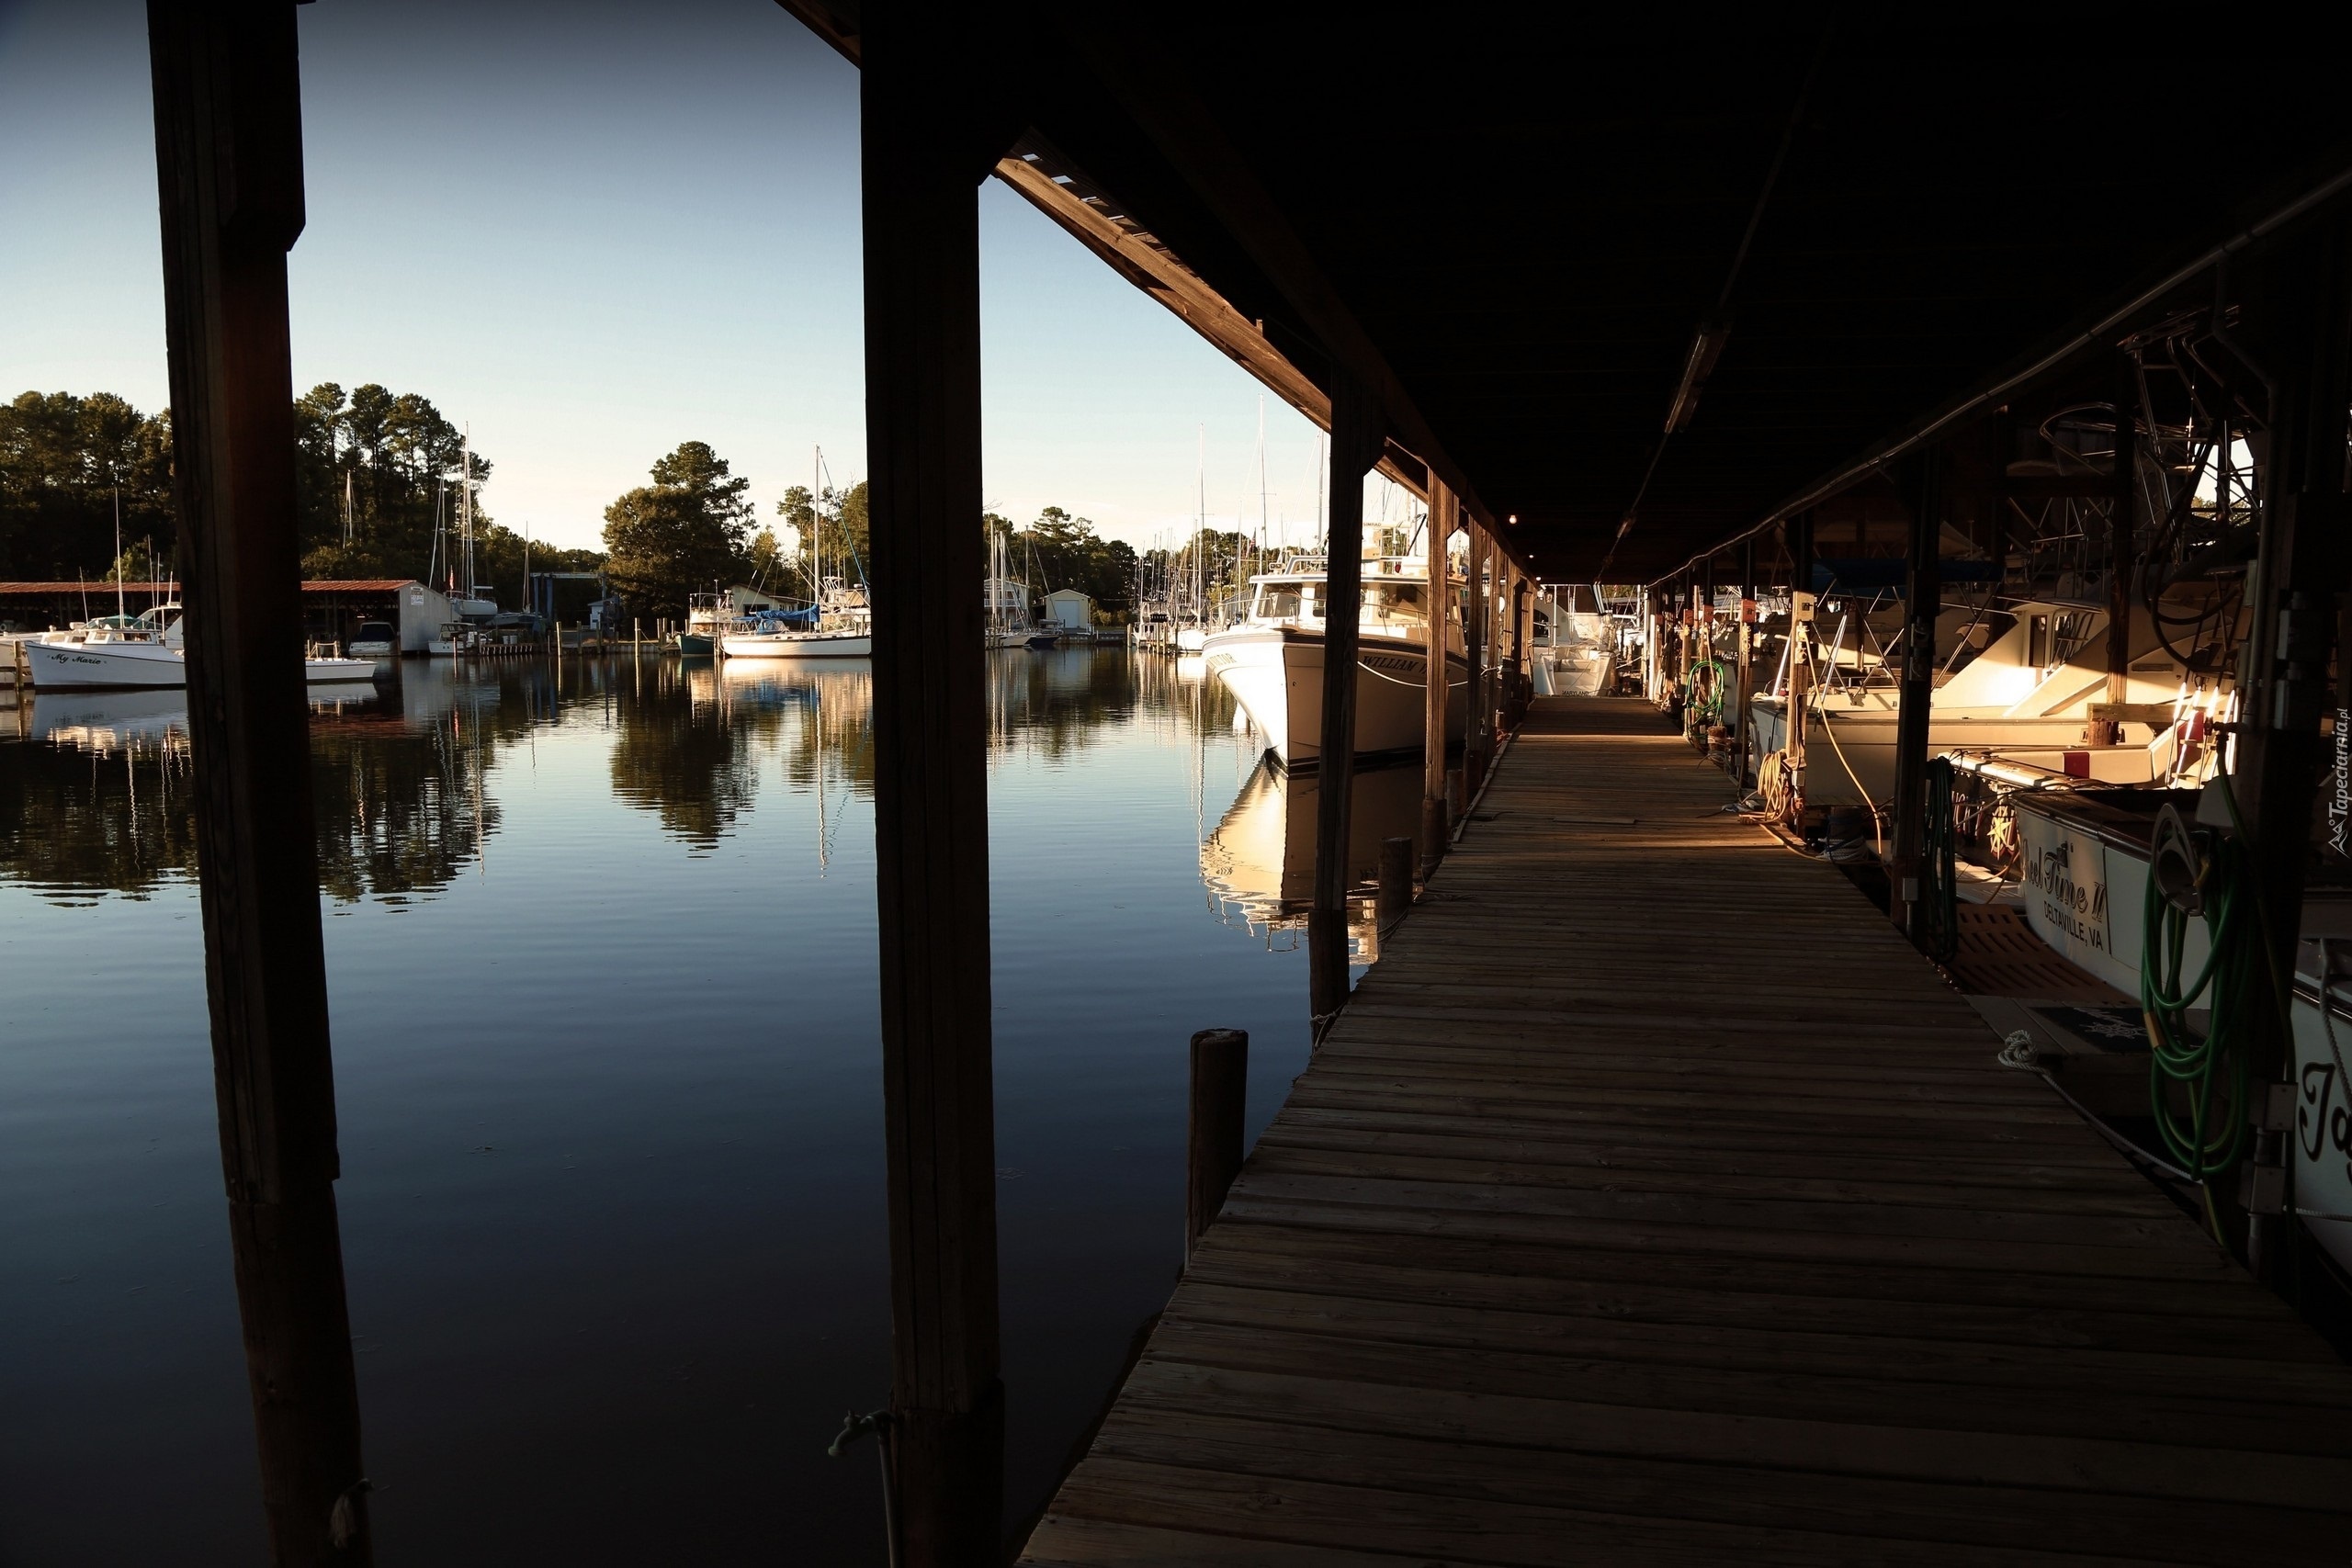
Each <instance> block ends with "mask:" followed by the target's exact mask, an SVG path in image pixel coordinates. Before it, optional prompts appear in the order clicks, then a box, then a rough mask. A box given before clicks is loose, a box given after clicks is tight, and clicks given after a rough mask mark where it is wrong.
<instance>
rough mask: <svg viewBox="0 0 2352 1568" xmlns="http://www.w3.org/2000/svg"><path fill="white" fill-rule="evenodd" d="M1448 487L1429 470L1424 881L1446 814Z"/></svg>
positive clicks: (1450, 610)
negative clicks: (1446, 555)
mask: <svg viewBox="0 0 2352 1568" xmlns="http://www.w3.org/2000/svg"><path fill="white" fill-rule="evenodd" d="M1453 513H1454V502H1453V491H1450V490H1448V489H1446V487H1445V481H1444V480H1443V479H1439V478H1438V477H1437V475H1435V474H1434V473H1432V474H1431V475H1430V525H1429V573H1430V588H1429V594H1430V634H1429V641H1428V646H1427V648H1426V649H1424V651H1425V652H1426V653H1427V654H1428V657H1429V665H1428V675H1427V677H1426V679H1427V680H1428V682H1429V684H1428V688H1427V690H1426V692H1425V693H1424V697H1425V701H1424V702H1423V704H1422V710H1421V717H1422V724H1421V879H1422V880H1423V881H1427V880H1428V879H1429V875H1430V873H1431V872H1433V871H1435V870H1436V869H1437V863H1438V862H1439V861H1441V860H1442V859H1444V858H1445V836H1446V832H1447V830H1448V829H1449V827H1450V826H1451V820H1450V818H1448V817H1447V815H1446V808H1445V731H1446V722H1445V708H1446V682H1447V679H1448V677H1447V674H1446V661H1445V655H1446V645H1447V643H1448V642H1449V641H1451V640H1452V636H1451V634H1452V628H1453V623H1454V619H1455V614H1456V612H1455V609H1454V604H1453V592H1452V591H1451V589H1450V587H1449V585H1448V583H1447V581H1446V564H1445V547H1446V541H1447V540H1448V539H1450V538H1452V537H1453Z"/></svg>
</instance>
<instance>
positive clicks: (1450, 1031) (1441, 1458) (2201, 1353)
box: [1021, 698, 2352, 1568]
mask: <svg viewBox="0 0 2352 1568" xmlns="http://www.w3.org/2000/svg"><path fill="white" fill-rule="evenodd" d="M1730 793H1731V792H1730V789H1729V786H1728V784H1727V782H1726V780H1725V779H1724V775H1723V774H1722V773H1720V772H1718V771H1717V770H1715V769H1713V768H1712V767H1710V766H1708V765H1707V764H1706V763H1705V762H1704V761H1702V760H1700V759H1699V758H1697V757H1696V756H1694V755H1693V754H1692V752H1691V749H1690V748H1689V747H1688V746H1687V745H1686V744H1685V743H1684V742H1683V741H1682V740H1681V739H1679V737H1677V736H1675V735H1673V734H1670V733H1667V732H1664V730H1663V729H1662V727H1661V721H1660V720H1659V719H1658V717H1657V715H1656V714H1655V712H1654V711H1653V710H1651V709H1650V708H1648V707H1647V706H1646V705H1642V704H1640V703H1636V702H1629V701H1613V700H1611V699H1606V698H1597V699H1575V698H1564V699H1551V700H1545V701H1541V702H1538V703H1537V704H1536V705H1535V707H1534V712H1533V714H1532V716H1531V717H1530V719H1529V721H1528V723H1527V725H1526V728H1524V729H1523V730H1522V731H1521V735H1520V737H1519V739H1518V740H1517V742H1516V744H1515V745H1514V746H1513V747H1512V748H1511V750H1510V752H1509V753H1508V754H1507V755H1506V756H1505V758H1504V759H1503V760H1502V761H1501V763H1500V764H1499V766H1498V772H1497V773H1496V775H1495V778H1494V782H1493V784H1492V785H1491V787H1490V788H1489V789H1488V790H1487V795H1486V797H1485V799H1484V801H1483V802H1482V803H1481V805H1480V806H1479V807H1478V809H1477V811H1476V816H1475V818H1474V821H1473V823H1472V825H1471V827H1470V829H1469V831H1468V833H1467V835H1466V836H1465V838H1464V841H1463V843H1462V844H1461V845H1459V846H1458V847H1457V848H1456V849H1455V850H1454V851H1453V854H1452V855H1451V856H1450V857H1449V858H1448V859H1447V861H1446V862H1445V863H1444V865H1443V867H1442V870H1441V871H1440V872H1439V873H1438V874H1437V875H1436V877H1435V878H1434V879H1433V881H1432V882H1431V884H1430V887H1429V889H1428V891H1427V892H1426V893H1425V894H1424V896H1423V897H1422V898H1421V900H1420V902H1419V904H1418V905H1417V906H1416V907H1415V908H1414V910H1413V912H1412V914H1411V915H1410V916H1409V917H1408V919H1406V920H1405V921H1404V923H1403V924H1402V926H1401V927H1399V928H1398V929H1397V931H1395V932H1394V934H1393V935H1392V936H1390V937H1389V938H1388V939H1387V941H1386V942H1384V944H1383V957H1382V960H1381V962H1380V963H1379V964H1377V965H1376V966H1374V968H1373V969H1372V970H1371V971H1370V972H1369V974H1368V975H1367V976H1365V978H1364V979H1363V982H1362V983H1361V985H1360V986H1359V987H1358V988H1357V990H1356V992H1355V994H1354V997H1353V999H1352V1000H1351V1002H1350V1003H1349V1005H1348V1007H1347V1010H1346V1011H1345V1012H1344V1013H1343V1014H1342V1015H1341V1016H1340V1019H1339V1020H1338V1021H1337V1022H1336V1024H1335V1025H1334V1027H1333V1028H1332V1030H1331V1032H1330V1033H1329V1036H1328V1037H1327V1039H1326V1042H1325V1043H1324V1044H1323V1046H1322V1048H1321V1049H1320V1051H1319V1052H1318V1053H1317V1055H1316V1057H1315V1059H1314V1062H1313V1064H1312V1065H1311V1066H1309V1067H1308V1069H1307V1070H1306V1073H1305V1074H1304V1075H1303V1076H1302V1077H1300V1078H1299V1079H1298V1080H1297V1083H1296V1086H1295V1089H1294V1091H1293V1093H1292V1095H1291V1097H1290V1100H1289V1101H1288V1103H1287V1104H1286V1105H1284V1106H1283V1110H1282V1111H1281V1113H1280V1114H1279V1115H1278V1116H1277V1117H1276V1118H1275V1120H1274V1122H1273V1124H1272V1126H1271V1127H1270V1128H1269V1129H1268V1130H1267V1132H1266V1134H1265V1135H1264V1136H1263V1137H1262V1138H1261V1140H1260V1141H1259V1144H1258V1145H1257V1148H1256V1149H1255V1151H1254V1152H1253V1153H1252V1154H1251V1156H1250V1159H1249V1162H1248V1164H1247V1166H1246V1167H1245V1168H1244V1169H1243V1172H1242V1175H1241V1178H1240V1179H1239V1181H1238V1183H1237V1184H1236V1186H1235V1187H1234V1189H1233V1191H1232V1194H1231V1197H1230V1198H1229V1200H1228V1201H1227V1204H1226V1206H1225V1209H1224V1210H1223V1212H1222V1214H1221V1216H1220V1217H1219V1218H1218V1220H1217V1221H1216V1223H1215V1224H1213V1225H1212V1226H1211V1227H1210V1228H1209V1230H1208V1232H1207V1234H1206V1235H1205V1236H1204V1238H1203V1240H1202V1242H1201V1244H1200V1246H1199V1247H1197V1248H1196V1249H1195V1252H1194V1256H1193V1261H1192V1264H1191V1266H1190V1268H1189V1269H1188V1270H1187V1272H1186V1274H1185V1276H1184V1278H1183V1280H1182V1283H1181V1285H1180V1286H1179V1287H1178V1289H1177V1291H1176V1293H1175V1296H1174V1298H1173V1299H1172V1300H1171V1301H1170V1303H1169V1305H1168V1308H1167V1310H1166V1312H1165V1314H1163V1315H1162V1317H1161V1319H1160V1321H1159V1325H1158V1327H1157V1328H1156V1330H1155V1331H1154V1332H1153V1334H1152V1336H1151V1337H1150V1340H1149V1343H1148V1347H1147V1348H1146V1350H1145V1352H1144V1354H1143V1356H1142V1359H1140V1361H1139V1362H1138V1363H1137V1365H1136V1368H1135V1370H1134V1372H1133V1374H1132V1375H1131V1376H1130V1377H1129V1378H1128V1380H1127V1382H1126V1383H1125V1387H1124V1389H1123V1390H1122V1391H1121V1393H1119V1395H1118V1398H1117V1401H1116V1404H1115V1405H1114V1408H1113V1409H1112V1410H1111V1412H1110V1414H1109V1416H1108V1417H1107V1418H1106V1420H1105V1422H1104V1424H1103V1427H1102V1430H1101V1431H1100V1433H1099V1434H1098V1436H1097V1438H1096V1439H1095V1441H1094V1442H1093V1444H1092V1447H1091V1450H1090V1451H1089V1452H1088V1453H1087V1455H1086V1457H1085V1459H1084V1461H1083V1462H1081V1463H1080V1465H1079V1467H1078V1469H1077V1470H1076V1471H1075V1472H1073V1473H1072V1475H1071V1476H1070V1477H1069V1480H1068V1481H1067V1482H1066V1483H1065V1484H1064V1485H1063V1487H1062V1488H1061V1490H1060V1493H1059V1494H1058V1495H1057V1497H1056V1499H1055V1501H1054V1503H1053V1504H1052V1506H1051V1507H1050V1508H1049V1510H1048V1511H1047V1514H1046V1517H1045V1519H1044V1521H1043V1522H1042V1523H1041V1525H1040V1526H1039V1527H1038V1529H1036V1531H1035V1534H1034V1535H1033V1536H1032V1538H1031V1540H1030V1541H1029V1544H1028V1548H1027V1551H1026V1553H1025V1555H1023V1558H1022V1559H1021V1561H1022V1562H1025V1563H1032V1564H1036V1565H1038V1568H1046V1565H1048V1564H1051V1565H1057V1568H1059V1565H1076V1564H1112V1563H1118V1564H1140V1563H1169V1564H1174V1563H1203V1564H1227V1565H1240V1564H1248V1565H1250V1568H1275V1565H1289V1564H1316V1565H1317V1568H1351V1565H1361V1568H1376V1565H1384V1564H1397V1563H1439V1562H1444V1563H1457V1562H1458V1563H1511V1564H1522V1563H1523V1564H1548V1563H1570V1562H1574V1563H1595V1562H1640V1563H1645V1564H1653V1563H1655V1564H1664V1563H1691V1562H1708V1563H1720V1562H1740V1563H1792V1564H1794V1563H1804V1564H1816V1563H1827V1562H1840V1563H1843V1562H1904V1563H1911V1562H1918V1563H1947V1562H1953V1563H1956V1562H1971V1563H1979V1562H2001V1563H2019V1564H2025V1563H2062V1562H2116V1563H2120V1562H2131V1563H2202V1564H2223V1563H2231V1564H2238V1563H2251V1562H2260V1563H2265V1564H2284V1563H2303V1562H2310V1563H2318V1562H2331V1563H2340V1562H2344V1561H2346V1556H2347V1553H2352V1372H2347V1371H2346V1367H2345V1366H2344V1364H2343V1363H2342V1362H2341V1361H2340V1360H2339V1359H2337V1358H2336V1356H2335V1354H2334V1352H2333V1351H2332V1350H2331V1349H2330V1348H2328V1346H2327V1345H2326V1344H2325V1343H2324V1342H2323V1341H2322V1340H2321V1339H2320V1337H2318V1336H2317V1335H2316V1334H2314V1333H2313V1332H2312V1330H2311V1329H2310V1328H2308V1327H2307V1326H2305V1325H2303V1324H2302V1323H2301V1321H2300V1320H2299V1319H2298V1318H2297V1317H2296V1316H2295V1314H2293V1313H2292V1312H2291V1311H2290V1309H2289V1307H2288V1306H2287V1305H2286V1304H2285V1303H2283V1302H2282V1301H2281V1300H2280V1299H2279V1298H2278V1296H2276V1295H2274V1294H2273V1293H2271V1292H2268V1291H2267V1290H2265V1289H2264V1288H2263V1287H2262V1286H2260V1285H2259V1284H2257V1283H2256V1281H2255V1280H2253V1279H2252V1278H2250V1277H2249V1276H2248V1275H2247V1274H2246V1273H2245V1270H2244V1269H2242V1268H2241V1267H2240V1266H2239V1265H2238V1264H2236V1263H2235V1262H2233V1260H2232V1259H2231V1258H2229V1257H2228V1256H2227V1255H2226V1254H2224V1253H2223V1252H2222V1251H2221V1250H2220V1249H2219V1248H2218V1247H2215V1246H2214V1245H2213V1244H2212V1242H2211V1240H2210V1239H2209V1238H2208V1237H2207V1236H2206V1235H2204V1234H2203V1233H2202V1232H2201V1231H2200V1230H2199V1227H2198V1226H2197V1225H2196V1224H2194V1223H2193V1222H2192V1220H2191V1219H2190V1218H2189V1216H2188V1214H2187V1213H2185V1212H2184V1211H2183V1210H2182V1209H2181V1208H2180V1207H2179V1206H2178V1205H2177V1204H2176V1203H2174V1202H2173V1201H2171V1200H2170V1199H2169V1198H2168V1197H2167V1196H2166V1195H2165V1193H2164V1192H2163V1191H2161V1190H2159V1189H2158V1188H2157V1187H2155V1186H2154V1185H2153V1184H2152V1183H2151V1182H2150V1181H2149V1180H2147V1179H2143V1177H2142V1176H2140V1175H2139V1174H2137V1173H2136V1172H2135V1171H2134V1170H2133V1169H2132V1168H2131V1166H2130V1165H2129V1164H2128V1163H2127V1162H2126V1161H2125V1160H2124V1159H2123V1158H2122V1157H2121V1156H2119V1155H2118V1154H2117V1153H2116V1152H2115V1151H2114V1150H2113V1149H2112V1148H2110V1147H2109V1145H2107V1144H2106V1143H2105V1142H2103V1141H2102V1140H2101V1139H2100V1138H2099V1137H2098V1134H2095V1133H2094V1132H2092V1131H2091V1129H2090V1128H2089V1127H2088V1126H2086V1124H2085V1123H2084V1122H2082V1121H2081V1120H2080V1119H2079V1118H2078V1117H2077V1116H2076V1115H2075V1113H2074V1112H2073V1111H2070V1110H2069V1109H2067V1107H2066V1106H2065V1105H2064V1103H2062V1102H2061V1101H2060V1100H2058V1099H2057V1098H2056V1097H2055V1096H2054V1095H2052V1093H2051V1092H2050V1090H2049V1089H2047V1088H2046V1087H2045V1086H2044V1085H2043V1084H2042V1083H2041V1081H2040V1080H2039V1079H2038V1078H2036V1077H2032V1076H2030V1075H2028V1074H2023V1073H2018V1072H2014V1071H2010V1070H2007V1069H2004V1068H2002V1067H2001V1066H1997V1065H1996V1060H1995V1058H1996V1052H1997V1051H1998V1049H1999V1046H2000V1042H1999V1040H1998V1039H1996V1037H1995V1036H1994V1035H1993V1033H1992V1032H1990V1030H1989V1029H1988V1027H1987V1026H1986V1025H1985V1022H1984V1021H1982V1020H1981V1019H1980V1018H1979V1017H1978V1015H1977V1014H1976V1012H1975V1011H1974V1010H1973V1009H1972V1008H1971V1007H1970V1005H1969V1004H1968V1002H1967V1001H1966V1000H1964V999H1963V998H1962V996H1961V994H1960V993H1959V992H1958V991H1957V990H1955V989H1954V988H1953V987H1951V985H1949V984H1948V983H1947V982H1946V981H1945V979H1944V978H1943V976H1941V974H1939V971H1938V970H1937V969H1936V968H1935V966H1934V965H1933V964H1930V963H1929V962H1928V960H1927V959H1925V958H1923V957H1921V956H1920V955H1919V954H1918V953H1916V952H1915V951H1914V950H1913V949H1912V948H1911V947H1910V946H1909V945H1908V944H1907V943H1906V942H1905V941H1904V940H1903V938H1902V937H1901V936H1900V935H1898V934H1897V933H1896V932H1895V931H1894V930H1893V928H1892V927H1890V926H1889V925H1888V923H1887V922H1886V920H1885V919H1883V917H1882V916H1881V915H1880V914H1879V913H1878V912H1877V911H1876V910H1875V909H1874V908H1871V905H1870V904H1869V903H1868V902H1867V901H1866V900H1865V899H1863V898H1862V897H1860V895H1859V894H1858V893H1857V892H1856V891H1855V890H1854V889H1853V887H1852V886H1850V885H1849V883H1848V882H1847V881H1846V880H1845V879H1844V878H1843V877H1842V876H1841V875H1840V874H1838V872H1837V870H1836V869H1834V868H1833V867H1831V866H1829V865H1827V864H1825V863H1819V862H1816V861H1812V860H1808V859H1806V858H1804V857H1803V856H1801V855H1799V854H1797V853H1796V852H1792V850H1790V849H1789V848H1788V847H1787V846H1785V845H1784V844H1783V843H1781V841H1780V840H1777V839H1775V838H1773V837H1771V836H1770V835H1769V834H1767V833H1766V832H1764V831H1763V830H1761V829H1758V828H1757V827H1755V826H1753V825H1751V824H1749V823H1747V822H1744V821H1742V820H1741V819H1739V818H1736V817H1734V816H1729V815H1725V814H1724V811H1723V809H1722V807H1724V805H1725V804H1726V803H1727V801H1728V800H1729V798H1730Z"/></svg>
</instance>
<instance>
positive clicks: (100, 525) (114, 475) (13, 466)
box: [0, 392, 175, 580]
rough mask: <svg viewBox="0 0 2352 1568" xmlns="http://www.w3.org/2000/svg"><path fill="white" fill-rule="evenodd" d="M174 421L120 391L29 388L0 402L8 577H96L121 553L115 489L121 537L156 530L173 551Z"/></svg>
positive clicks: (1, 531)
mask: <svg viewBox="0 0 2352 1568" xmlns="http://www.w3.org/2000/svg"><path fill="white" fill-rule="evenodd" d="M171 474H172V427H171V415H170V414H169V413H168V412H166V413H163V414H159V415H156V416H154V417H153V418H150V417H149V416H147V415H145V414H142V413H141V412H139V411H138V410H137V409H135V408H133V407H131V406H130V404H129V403H127V402H125V401H124V400H122V399H120V398H118V397H116V396H115V395H114V394H113V393H111V392H93V393H91V394H90V395H89V396H87V397H77V396H75V395H74V394H73V393H71V392H27V393H25V394H24V395H22V396H21V397H19V398H17V400H15V401H14V402H11V403H9V404H7V405H6V406H5V407H0V577H5V578H16V579H34V580H47V579H67V578H73V577H76V576H82V577H92V578H96V577H98V576H100V575H102V574H103V573H105V572H106V571H107V570H108V568H109V567H110V566H111V565H112V563H113V561H114V558H115V538H114V528H115V510H114V509H115V496H116V491H117V489H118V487H119V490H120V493H121V501H122V537H123V542H124V544H125V545H126V546H128V545H129V544H130V542H131V541H133V540H145V539H147V538H150V537H152V538H153V539H154V541H155V547H156V549H157V550H158V551H159V552H160V553H162V554H163V555H164V557H165V558H167V559H168V558H169V556H170V554H171V552H172V547H173V541H174V537H175V528H174V524H173V510H172V499H171V488H172V486H171Z"/></svg>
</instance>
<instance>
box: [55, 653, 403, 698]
mask: <svg viewBox="0 0 2352 1568" xmlns="http://www.w3.org/2000/svg"><path fill="white" fill-rule="evenodd" d="M25 653H26V658H27V663H28V666H29V668H30V670H31V672H32V682H33V689H34V690H35V691H37V692H40V691H75V690H81V691H128V690H131V689H133V688H137V687H142V686H185V685H187V659H186V658H185V657H183V656H182V654H181V652H180V650H179V649H175V648H169V647H166V646H164V644H162V643H153V642H122V643H91V642H56V643H28V644H27V645H26V648H25ZM302 673H303V678H304V679H305V680H307V681H311V682H320V681H366V680H368V679H370V678H371V677H372V676H374V674H375V673H376V661H375V660H372V659H310V660H303V664H302Z"/></svg>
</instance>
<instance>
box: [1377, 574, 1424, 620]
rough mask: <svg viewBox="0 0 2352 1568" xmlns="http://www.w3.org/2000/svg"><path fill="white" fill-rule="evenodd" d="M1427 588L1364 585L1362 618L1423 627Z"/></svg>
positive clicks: (1410, 584)
mask: <svg viewBox="0 0 2352 1568" xmlns="http://www.w3.org/2000/svg"><path fill="white" fill-rule="evenodd" d="M1427 587H1428V584H1426V583H1420V582H1367V583H1365V584H1364V588H1363V618H1364V619H1365V620H1366V621H1378V622H1382V623H1385V624H1386V625H1389V626H1427V625H1428V624H1429V619H1430V607H1429V594H1428V592H1426V589H1427Z"/></svg>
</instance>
